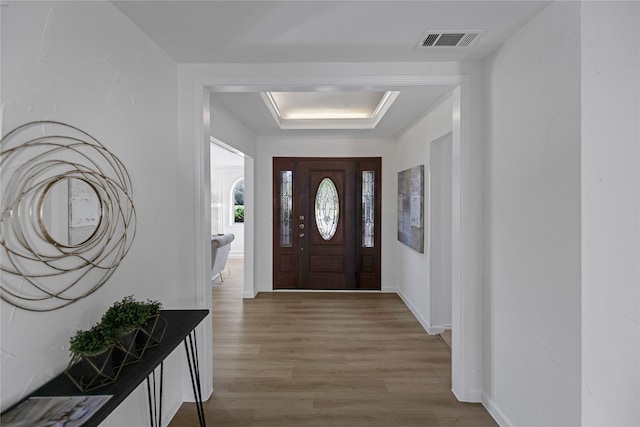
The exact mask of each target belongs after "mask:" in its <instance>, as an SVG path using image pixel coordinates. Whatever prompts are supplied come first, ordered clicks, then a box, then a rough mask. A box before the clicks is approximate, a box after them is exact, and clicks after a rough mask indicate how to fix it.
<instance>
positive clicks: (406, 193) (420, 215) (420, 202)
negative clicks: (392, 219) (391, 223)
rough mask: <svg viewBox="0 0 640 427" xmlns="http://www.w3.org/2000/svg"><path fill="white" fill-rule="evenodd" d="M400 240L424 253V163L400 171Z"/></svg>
mask: <svg viewBox="0 0 640 427" xmlns="http://www.w3.org/2000/svg"><path fill="white" fill-rule="evenodd" d="M398 240H399V241H401V242H402V243H404V244H405V245H407V246H409V247H410V248H412V249H415V250H416V251H418V252H420V253H424V165H420V166H415V167H413V168H411V169H407V170H403V171H402V172H398Z"/></svg>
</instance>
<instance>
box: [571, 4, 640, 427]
mask: <svg viewBox="0 0 640 427" xmlns="http://www.w3.org/2000/svg"><path fill="white" fill-rule="evenodd" d="M581 19H582V33H581V37H582V47H581V55H582V425H585V426H602V425H607V426H637V425H640V405H639V404H638V402H640V351H639V347H640V346H639V341H640V330H639V326H638V325H639V324H640V321H639V320H640V315H639V314H640V313H639V312H640V295H639V292H640V285H639V284H640V206H639V205H640V172H639V168H640V149H639V134H640V129H639V126H640V120H639V117H640V108H639V103H640V86H639V82H640V78H639V77H638V76H640V68H639V56H640V44H639V43H640V42H639V41H640V33H639V28H640V3H638V2H626V3H622V2H606V3H605V2H584V3H582V6H581ZM610 343H611V344H613V347H612V346H611V345H609V344H610Z"/></svg>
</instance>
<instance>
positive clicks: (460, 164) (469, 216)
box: [178, 64, 489, 402]
mask: <svg viewBox="0 0 640 427" xmlns="http://www.w3.org/2000/svg"><path fill="white" fill-rule="evenodd" d="M437 69H446V70H449V72H450V73H445V74H438V75H436V74H415V75H406V74H404V75H400V74H399V75H384V76H370V75H369V76H363V75H358V76H353V75H349V76H344V75H343V76H335V75H333V76H332V75H328V76H327V75H324V76H323V75H309V74H308V73H304V75H296V76H287V75H282V74H278V75H273V74H260V73H257V72H256V73H249V75H247V74H242V75H230V74H221V73H220V68H217V67H215V66H211V67H200V66H189V65H186V66H183V67H182V68H181V70H180V73H179V85H178V86H179V89H178V90H179V94H178V95H179V105H180V108H179V114H180V120H179V132H180V137H181V139H182V140H183V141H186V142H185V144H186V147H185V148H187V150H186V151H184V152H181V155H182V156H183V158H181V167H184V168H186V170H191V171H192V175H191V176H190V179H189V177H186V178H185V181H189V182H190V184H191V188H193V189H194V192H193V193H192V194H193V199H190V198H189V196H188V195H186V196H185V200H186V201H188V202H191V203H193V209H194V213H195V215H196V218H195V221H193V223H192V224H188V225H185V226H184V229H185V230H186V231H187V234H188V235H189V236H193V239H194V241H195V247H192V248H186V250H188V251H189V252H190V253H192V254H193V258H192V262H191V263H189V262H185V263H184V265H183V267H182V269H181V273H183V275H184V276H185V277H186V278H192V277H193V276H195V277H193V280H194V283H195V286H196V289H194V295H195V297H196V298H202V299H201V300H200V301H203V302H202V303H201V305H202V306H203V308H209V309H211V301H210V299H207V298H206V295H207V293H208V290H207V289H206V283H207V280H206V277H207V273H208V272H207V270H208V268H207V258H206V253H207V246H208V245H209V241H208V235H207V232H206V229H207V228H206V227H207V224H208V222H209V221H210V219H209V218H207V217H206V211H207V210H208V209H207V205H208V204H209V203H210V201H209V198H210V195H209V194H208V193H207V191H206V188H205V187H206V184H203V183H205V182H206V180H205V172H204V169H205V168H204V164H203V160H202V159H203V158H204V159H206V156H205V155H204V154H205V150H207V148H206V147H207V144H209V138H210V135H211V131H210V122H209V115H208V111H209V100H210V94H211V92H225V91H226V92H229V91H234V92H242V91H245V92H260V91H267V90H283V91H287V90H316V89H318V88H326V87H332V88H341V89H345V90H348V89H351V88H361V87H364V86H366V87H369V88H374V89H375V88H376V87H380V88H383V87H386V88H388V87H389V86H396V87H403V86H405V87H406V86H423V85H446V86H455V89H454V90H453V92H452V98H453V106H454V108H453V114H452V125H453V132H452V133H453V147H452V149H453V168H452V169H453V180H452V181H453V182H452V193H453V221H452V222H453V230H452V234H453V241H452V299H453V301H452V313H453V316H452V329H453V346H452V347H453V348H452V391H453V393H454V394H455V396H456V397H457V398H458V400H460V401H465V402H480V401H481V400H482V390H483V384H482V380H483V372H482V367H483V357H482V356H483V330H484V326H483V325H484V323H483V316H482V307H483V292H482V255H481V253H482V251H481V249H482V240H481V236H482V198H481V192H482V162H483V160H482V158H483V155H482V154H483V151H482V150H483V149H482V138H483V136H482V111H483V109H482V107H483V105H482V91H483V89H482V82H483V80H482V68H481V64H480V65H479V66H477V67H474V66H473V65H471V66H469V67H468V69H465V70H462V69H460V68H459V67H457V68H456V67H452V68H447V67H446V66H444V65H443V66H434V67H433V68H432V69H430V70H432V71H431V72H433V70H437ZM453 70H457V71H453ZM323 72H324V73H326V70H324V71H323V70H321V71H319V73H320V74H321V73H323ZM451 72H452V73H451ZM463 72H467V73H468V74H462V73H463ZM472 78H473V85H472ZM472 111H473V112H474V113H473V114H472ZM472 135H473V136H472ZM185 156H186V157H185ZM205 161H206V160H205ZM246 250H252V251H254V250H255V248H254V244H253V242H252V243H251V244H249V245H247V246H246ZM190 269H191V270H190ZM254 274H255V273H254ZM254 292H255V281H254ZM210 331H211V328H210V327H205V328H203V330H202V332H200V334H201V335H203V337H202V338H201V340H200V342H201V343H202V342H204V344H202V345H201V347H202V353H201V354H202V355H203V361H204V362H205V363H204V364H203V365H204V366H203V378H205V383H204V387H205V395H208V394H210V393H211V392H212V391H213V382H212V378H213V372H212V365H211V364H210V363H208V362H207V361H208V360H211V355H212V348H211V339H210V335H209V334H210ZM487 338H489V337H487ZM188 399H189V393H188V392H187V393H185V400H188Z"/></svg>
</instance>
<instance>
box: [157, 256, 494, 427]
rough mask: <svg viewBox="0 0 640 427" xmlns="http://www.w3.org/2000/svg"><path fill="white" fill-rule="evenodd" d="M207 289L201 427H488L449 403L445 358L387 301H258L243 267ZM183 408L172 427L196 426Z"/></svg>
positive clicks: (472, 410) (337, 297) (271, 297)
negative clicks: (209, 304) (209, 368)
mask: <svg viewBox="0 0 640 427" xmlns="http://www.w3.org/2000/svg"><path fill="white" fill-rule="evenodd" d="M230 269H231V271H230V274H225V282H224V283H223V284H222V285H220V286H217V287H215V288H214V296H213V299H214V310H213V348H214V360H213V363H214V395H213V397H212V398H211V399H209V401H207V402H205V403H204V410H205V417H206V420H207V425H208V426H214V427H215V426H225V427H226V426H229V427H240V426H246V427H262V426H264V427H267V426H269V427H289V426H291V427H306V426H313V427H316V426H318V427H319V426H327V427H329V426H331V427H358V426H367V427H378V426H380V427H381V426H389V427H391V426H405V427H409V426H416V427H417V426H421V427H422V426H495V425H497V424H496V423H495V422H494V421H493V419H492V418H491V416H490V415H489V414H488V413H487V411H486V410H485V409H484V408H483V407H482V406H481V405H479V404H469V403H460V402H458V401H457V400H456V399H455V397H454V396H453V394H452V393H451V379H450V377H451V373H450V372H451V354H450V353H449V351H448V350H447V349H446V348H445V346H444V344H443V343H442V341H441V340H440V339H439V337H438V336H429V335H428V334H427V333H426V332H425V331H424V329H423V328H422V327H421V326H420V324H419V323H418V322H417V320H416V319H415V318H414V317H413V315H412V314H411V312H410V311H409V310H408V309H407V308H406V306H405V305H404V304H403V302H402V301H401V300H400V298H399V297H398V296H396V295H393V294H345V293H263V294H260V295H258V297H257V298H255V299H254V300H244V301H243V300H242V281H241V278H242V264H241V263H238V262H233V261H232V262H231V263H230ZM197 425H198V420H197V413H196V408H195V406H194V404H191V403H185V404H183V405H182V407H181V408H180V410H179V411H178V413H177V415H176V416H175V417H174V419H173V420H172V422H171V424H170V426H172V427H183V426H185V427H186V426H197Z"/></svg>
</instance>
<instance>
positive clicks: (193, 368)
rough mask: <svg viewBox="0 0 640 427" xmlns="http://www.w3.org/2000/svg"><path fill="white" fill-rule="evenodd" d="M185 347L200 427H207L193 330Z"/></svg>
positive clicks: (187, 338) (186, 340) (187, 337)
mask: <svg viewBox="0 0 640 427" xmlns="http://www.w3.org/2000/svg"><path fill="white" fill-rule="evenodd" d="M184 347H185V350H186V351H187V362H188V363H189V374H190V375H191V386H192V387H193V396H194V397H195V399H196V408H197V409H198V420H199V421H200V427H206V425H207V424H206V422H205V419H204V408H203V407H202V391H201V390H202V388H201V387H200V368H199V365H198V343H197V341H196V333H195V330H192V331H191V332H190V333H189V335H187V336H186V337H185V339H184Z"/></svg>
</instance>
